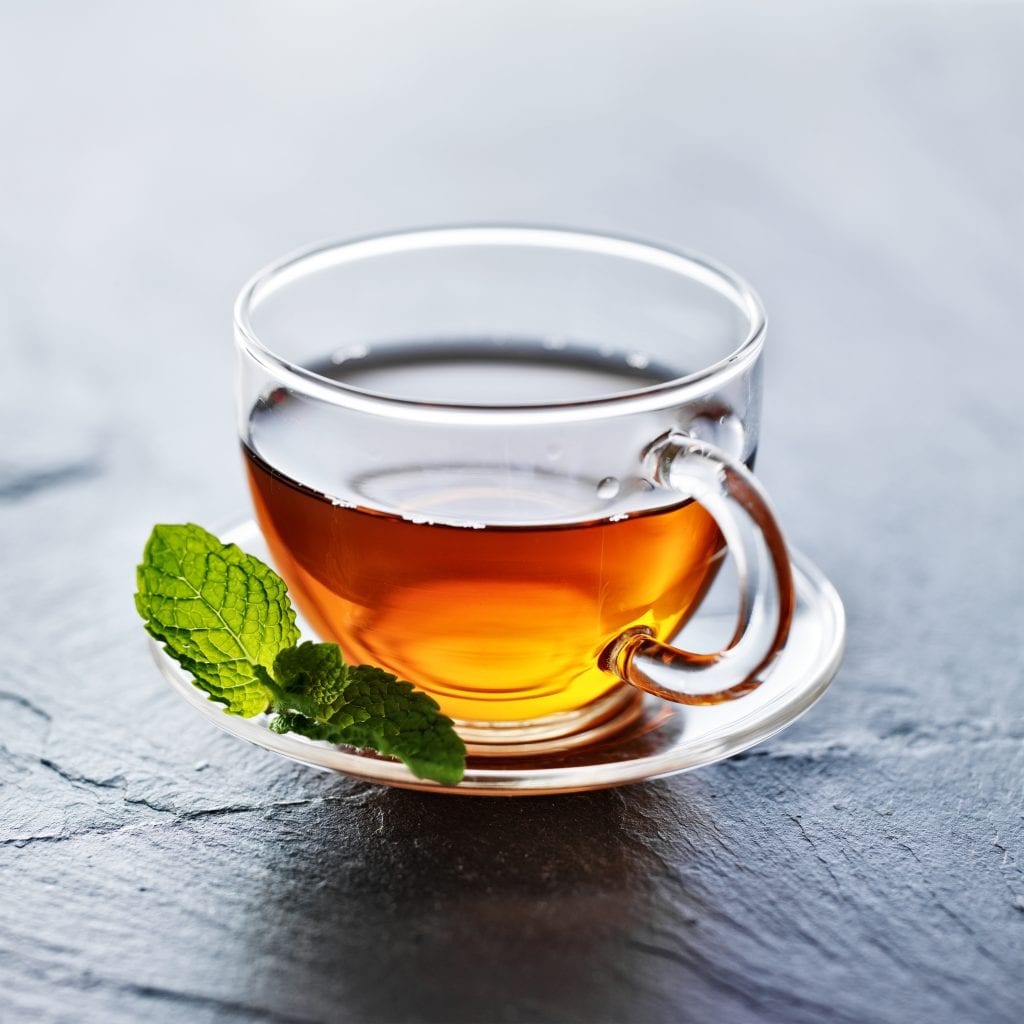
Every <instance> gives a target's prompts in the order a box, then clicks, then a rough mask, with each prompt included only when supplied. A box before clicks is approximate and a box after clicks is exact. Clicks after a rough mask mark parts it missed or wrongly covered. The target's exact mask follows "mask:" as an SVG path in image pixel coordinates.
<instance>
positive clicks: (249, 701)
mask: <svg viewBox="0 0 1024 1024" xmlns="http://www.w3.org/2000/svg"><path fill="white" fill-rule="evenodd" d="M137 582H138V592H137V593H136V595H135V605H136V607H137V608H138V610H139V614H140V615H141V616H142V617H143V619H144V620H145V622H146V629H147V630H148V631H149V632H150V634H152V636H154V637H155V638H156V639H157V640H159V641H160V642H161V643H163V644H164V649H165V650H166V651H167V653H168V654H169V655H170V656H171V657H172V658H174V659H175V660H176V661H177V662H178V663H179V664H180V665H181V666H182V668H184V669H185V670H186V671H187V672H189V673H191V675H192V676H193V677H194V679H195V683H196V685H197V686H198V687H199V688H200V689H202V690H205V691H206V692H207V693H208V694H209V695H210V697H212V698H213V699H214V700H216V701H220V702H221V703H222V704H226V705H227V710H228V711H229V712H231V713H233V714H237V715H242V716H245V717H251V716H252V715H258V714H260V713H261V712H264V711H267V710H273V711H275V712H277V714H276V716H275V717H274V719H273V720H272V722H271V725H270V727H271V728H272V729H273V730H275V731H276V732H296V733H300V734H302V735H304V736H307V737H309V738H310V739H317V740H327V741H329V742H331V743H337V744H344V745H346V746H352V747H360V748H370V749H373V750H376V751H377V752H378V753H381V754H384V755H385V756H388V757H397V758H398V759H399V760H401V761H403V762H404V763H405V764H406V766H407V767H408V768H409V769H410V771H412V772H413V774H414V775H417V776H419V777H420V778H429V779H434V780H436V781H438V782H441V783H445V784H447V785H454V784H455V783H457V782H459V781H460V780H461V779H462V777H463V774H464V772H465V763H466V747H465V744H464V743H463V742H462V740H461V739H460V738H459V736H458V735H457V734H456V732H455V730H454V728H453V726H452V721H451V719H450V718H447V717H446V716H445V715H443V714H441V711H440V708H439V707H438V705H437V703H436V702H435V701H434V700H433V699H432V698H431V697H428V696H427V695H426V694H425V693H422V692H420V691H418V690H415V689H413V687H412V684H410V683H406V682H401V681H399V680H398V679H396V678H395V676H393V675H391V674H390V673H388V672H385V671H384V670H383V669H380V668H375V667H374V666H372V665H358V666H356V667H354V668H353V667H351V666H348V665H346V664H345V662H344V659H343V658H342V656H341V650H340V649H339V648H338V645H337V644H331V643H311V642H309V641H307V642H305V643H302V644H298V645H297V646H296V644H297V641H298V639H299V631H298V630H297V629H296V627H295V613H294V611H293V610H292V606H291V602H290V601H289V600H288V593H287V589H286V587H285V583H284V581H283V580H282V579H281V578H280V576H278V575H277V573H275V572H274V571H273V570H272V569H271V568H270V567H269V566H268V565H266V564H264V563H263V562H261V561H260V560H259V559H258V558H254V557H253V556H252V555H247V554H245V553H244V552H243V551H242V550H241V549H239V548H238V547H236V546H235V545H234V544H222V543H221V542H220V541H219V540H218V539H217V538H216V537H215V536H214V535H213V534H211V533H208V532H207V531H206V530H204V529H203V528H202V527H200V526H195V525H194V524H192V523H188V524H185V525H180V526H166V525H165V526H155V527H154V528H153V533H152V534H151V536H150V538H149V541H148V543H147V544H146V550H145V553H144V555H143V559H142V564H141V565H140V566H139V567H138V574H137Z"/></svg>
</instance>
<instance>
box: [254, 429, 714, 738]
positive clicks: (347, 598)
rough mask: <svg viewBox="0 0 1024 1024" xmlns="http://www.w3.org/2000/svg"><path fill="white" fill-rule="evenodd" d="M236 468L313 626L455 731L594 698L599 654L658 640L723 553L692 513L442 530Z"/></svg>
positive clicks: (686, 507)
mask: <svg viewBox="0 0 1024 1024" xmlns="http://www.w3.org/2000/svg"><path fill="white" fill-rule="evenodd" d="M245 455H246V464H247V467H248V472H249V479H250V482H251V485H252V492H253V497H254V501H255V507H256V511H257V515H258V517H259V521H260V525H261V527H262V529H263V533H264V535H265V537H266V539H267V542H268V544H269V546H270V549H271V553H272V555H273V558H274V562H275V564H276V566H277V568H278V570H279V571H280V572H281V575H282V576H284V578H285V580H286V581H287V583H288V586H289V588H290V591H291V594H292V597H293V599H294V601H295V603H296V605H297V606H298V607H299V608H300V609H301V611H302V613H303V614H304V615H305V616H306V618H307V619H308V620H309V622H310V624H311V625H312V626H313V628H314V629H316V631H317V632H318V633H319V634H320V635H321V636H322V637H323V638H325V639H330V640H335V641H337V642H338V643H339V644H340V645H341V648H342V651H343V652H344V654H345V657H346V659H347V660H348V661H349V662H351V663H354V664H358V663H360V662H370V663H373V664H376V665H381V666H383V667H385V668H387V669H389V670H390V671H392V672H394V673H395V674H396V675H398V676H399V677H400V678H402V679H407V680H409V681H410V682H412V683H414V684H416V685H417V686H419V687H421V688H422V689H424V690H426V691H428V692H429V693H431V694H432V695H433V696H434V697H435V699H436V700H437V701H438V702H439V703H440V705H441V707H442V708H443V709H444V711H445V712H446V713H447V714H449V715H451V716H453V717H455V718H462V719H473V720H479V721H509V720H522V719H530V718H535V717H539V716H542V715H547V714H551V713H554V712H558V711H565V710H569V709H573V708H577V707H580V706H581V705H583V704H585V703H587V702H589V701H591V700H593V699H595V698H597V697H599V696H601V695H602V694H604V693H605V692H607V691H608V690H609V689H610V688H611V687H613V686H614V685H615V684H616V682H617V680H616V678H615V677H613V676H612V675H610V674H609V673H606V672H602V671H601V670H600V669H599V668H598V667H597V658H598V655H599V654H600V652H601V650H602V649H603V648H604V647H605V645H606V644H608V642H609V641H611V640H612V639H613V638H615V637H616V636H617V635H618V634H619V633H620V632H621V631H622V630H623V629H626V628H628V627H630V626H638V625H644V626H650V627H651V628H652V629H653V630H654V631H655V633H656V634H657V636H658V637H660V638H668V637H671V636H672V634H673V633H674V632H675V630H676V629H677V628H678V627H679V626H680V625H681V624H682V623H683V622H684V621H685V619H686V618H687V617H688V615H689V613H690V611H691V610H692V609H693V608H694V607H695V605H696V603H697V602H699V600H700V598H701V597H702V596H703V593H704V591H705V589H706V588H707V586H708V585H709V584H710V582H711V580H712V578H713V575H714V572H715V570H716V568H717V566H718V563H719V561H720V558H721V555H722V540H721V536H720V534H719V531H718V529H717V527H716V525H715V523H714V521H713V520H712V519H711V517H710V516H709V515H708V513H707V512H705V511H704V509H703V508H702V507H701V506H700V505H698V504H696V503H694V502H692V501H691V502H686V503H683V504H677V505H675V506H673V507H669V508H663V509H658V510H653V511H646V512H643V513H637V514H635V515H631V516H629V517H628V518H624V519H619V520H618V521H610V520H609V519H607V518H606V519H603V520H596V521H593V520H592V521H582V522H575V523H556V524H549V525H544V524H539V525H522V526H502V525H497V526H492V525H488V524H487V523H473V524H472V525H469V526H465V525H463V526H454V525H446V524H444V523H435V522H428V521H423V517H412V516H410V517H405V518H403V517H402V516H401V515H398V514H396V513H388V512H381V511H375V510H373V509H369V508H346V507H342V506H340V505H338V504H337V503H332V502H331V500H329V499H328V498H327V497H326V496H324V495H322V494H318V493H316V492H315V491H312V490H310V489H308V488H306V487H304V486H302V485H300V484H299V483H297V482H296V481H293V480H291V479H289V478H287V477H286V476H284V475H283V474H282V473H280V472H278V471H277V470H275V469H272V468H271V467H270V466H269V465H267V463H265V462H264V461H263V460H262V459H261V458H260V457H259V456H257V455H255V454H254V453H253V452H252V451H251V450H250V449H248V448H246V449H245ZM543 483H544V482H543V481H538V486H540V485H543Z"/></svg>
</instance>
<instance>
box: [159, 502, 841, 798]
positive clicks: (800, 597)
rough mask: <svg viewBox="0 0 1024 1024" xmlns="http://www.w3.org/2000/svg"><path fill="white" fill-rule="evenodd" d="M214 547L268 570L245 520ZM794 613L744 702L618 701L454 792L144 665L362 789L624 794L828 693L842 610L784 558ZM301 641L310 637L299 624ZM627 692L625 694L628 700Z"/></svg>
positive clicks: (811, 569)
mask: <svg viewBox="0 0 1024 1024" xmlns="http://www.w3.org/2000/svg"><path fill="white" fill-rule="evenodd" d="M222 536H223V539H224V540H225V541H227V542H233V543H235V544H238V545H239V547H241V548H242V549H243V550H245V551H247V552H249V553H250V554H253V555H255V556H256V557H258V558H262V559H264V560H266V561H270V556H269V552H268V551H267V547H266V543H265V542H264V540H263V537H262V535H261V534H260V531H259V528H258V526H257V525H256V523H255V522H254V521H253V520H251V519H250V520H247V521H246V522H243V523H241V524H239V525H237V526H235V527H234V528H232V529H230V530H226V531H223V533H222ZM791 554H792V559H793V578H794V583H795V585H796V594H797V605H796V612H795V614H794V617H793V625H792V629H791V631H790V635H789V640H788V641H787V643H786V646H785V648H784V650H783V651H782V653H781V655H780V656H779V658H778V660H777V661H776V662H775V664H774V665H773V666H772V668H771V670H770V671H769V672H767V673H765V676H764V682H763V683H762V685H761V686H760V687H758V689H757V690H755V691H754V692H753V693H750V694H748V695H747V696H745V697H742V698H740V699H739V700H735V701H732V702H729V703H726V704H718V705H714V706H710V707H687V706H685V705H682V704H671V703H668V702H667V701H662V700H659V699H658V698H657V697H652V696H649V695H647V694H644V695H640V694H639V691H637V696H636V697H635V698H631V699H627V700H626V701H625V704H627V705H628V715H627V716H626V719H625V724H624V727H623V728H622V729H621V730H618V731H615V732H614V733H613V734H612V735H610V736H609V735H607V732H605V733H604V734H603V736H602V737H599V738H598V739H597V740H596V742H593V743H588V744H578V743H577V744H574V745H573V744H569V743H567V744H565V745H564V748H563V749H557V750H552V749H551V747H550V745H540V749H538V750H537V751H536V752H533V753H529V754H526V755H524V754H518V755H516V756H509V757H503V756H501V754H496V753H489V754H487V755H486V756H479V755H477V754H474V753H473V750H474V746H473V745H472V744H470V756H469V757H468V758H467V762H466V775H465V778H464V779H463V781H462V782H460V783H459V784H458V786H444V785H441V784H440V783H437V782H431V781H428V780H425V779H417V778H416V777H415V776H414V775H413V774H412V773H411V772H410V771H409V770H408V769H407V768H406V767H405V766H404V765H402V764H400V763H399V762H397V761H392V760H391V759H389V758H383V757H380V756H378V755H376V754H373V753H366V752H361V751H356V750H352V749H350V748H346V747H336V746H332V745H330V744H328V743H321V742H317V741H314V740H307V739H305V738H304V737H302V736H293V735H291V734H287V735H281V734H278V733H275V732H271V731H270V729H269V728H268V722H269V719H268V718H267V717H266V716H258V717H256V718H239V717H238V716H237V715H228V714H225V713H224V710H223V705H222V704H217V703H215V702H214V701H212V700H209V699H208V698H207V697H206V694H205V693H203V692H202V691H201V690H199V689H197V688H196V687H195V686H193V685H192V682H191V678H190V677H189V675H188V674H187V673H185V672H184V671H183V670H182V669H181V667H180V666H179V665H178V664H177V662H175V661H173V660H172V659H171V658H169V657H168V656H167V655H166V654H165V653H164V650H163V648H162V647H161V646H160V645H159V644H157V643H156V642H155V641H151V642H150V643H151V647H152V651H153V655H154V657H155V659H156V662H157V664H158V665H159V667H160V669H161V671H162V672H163V674H164V676H165V677H166V678H167V680H168V681H169V682H170V684H171V686H173V687H174V689H175V690H176V691H177V692H178V693H179V694H180V695H181V696H182V697H183V698H184V699H185V700H186V701H187V702H188V703H189V704H191V705H192V706H193V707H194V708H196V709H197V710H198V711H200V712H202V714H204V715H206V717H207V718H209V719H210V721H212V722H213V723H214V724H215V725H217V726H219V727H220V728H221V729H223V730H224V731H225V732H229V733H232V734H234V735H235V736H238V737H240V738H242V739H245V740H248V741H249V742H250V743H255V744H256V745H257V746H260V747H264V748H266V749H267V750H272V751H274V752H275V753H277V754H281V755H283V756H284V757H288V758H291V759H292V760H294V761H300V762H302V763H303V764H308V765H311V766H313V767H315V768H322V769H326V770H329V771H336V772H342V773H344V774H345V775H351V776H354V777H355V778H359V779H365V780H367V781H369V782H378V783H383V784H385V785H389V786H401V787H404V788H407V789H420V790H427V791H430V792H435V793H457V794H464V795H477V796H530V795H541V794H552V793H573V792H578V791H581V790H587V789H603V788H606V787H609V786H623V785H626V784H628V783H632V782H642V781H644V780H646V779H656V778H660V777H662V776H665V775H674V774H676V773H677V772H687V771H691V770H692V769H694V768H700V767H701V766H702V765H707V764H712V763H713V762H715V761H720V760H722V759H723V758H726V757H730V756H732V755H733V754H738V753H739V752H740V751H741V750H746V749H747V748H748V747H752V746H753V745H754V744H756V743H760V742H762V741H763V740H766V739H768V738H769V737H770V736H774V735H775V734H776V733H778V732H780V731H781V730H783V729H785V728H786V727H787V726H789V725H791V724H792V723H793V722H795V721H796V719H797V718H799V717H800V715H802V714H803V713H804V712H805V711H806V710H807V709H808V708H809V707H810V706H811V705H812V704H813V703H814V702H815V701H816V700H817V699H818V698H819V697H820V696H821V695H822V694H823V693H824V692H825V690H826V689H827V688H828V685H829V683H830V682H831V681H832V678H833V677H834V676H835V674H836V671H837V669H838V668H839V662H840V659H841V657H842V653H843V645H844V641H845V636H846V620H845V615H844V612H843V605H842V602H841V601H840V600H839V595H838V594H837V593H836V591H835V588H834V587H833V586H832V584H831V583H829V581H828V580H827V579H826V578H825V576H824V575H823V574H822V572H821V571H820V570H819V569H818V568H817V567H816V566H815V565H814V564H813V563H812V562H810V561H809V560H808V559H807V558H805V557H804V556H803V555H800V554H799V553H798V552H796V551H792V550H791ZM697 618H698V619H700V620H702V624H703V625H704V626H705V627H707V626H710V627H711V629H712V630H714V629H716V627H717V625H720V626H721V628H722V629H723V630H724V631H725V635H727V636H728V635H729V634H730V633H731V630H732V627H733V626H734V624H735V613H733V614H729V615H726V614H723V615H720V616H719V618H720V619H721V620H722V621H721V622H720V623H719V624H716V622H715V621H714V620H715V615H714V614H711V615H708V614H706V613H705V612H704V610H703V609H702V611H701V612H700V613H699V614H698V616H697ZM299 626H300V628H302V629H303V636H306V637H312V636H313V635H314V634H313V633H312V631H311V630H310V629H309V628H308V626H305V624H304V623H303V622H302V621H301V619H300V620H299ZM628 692H629V691H627V693H628Z"/></svg>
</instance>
